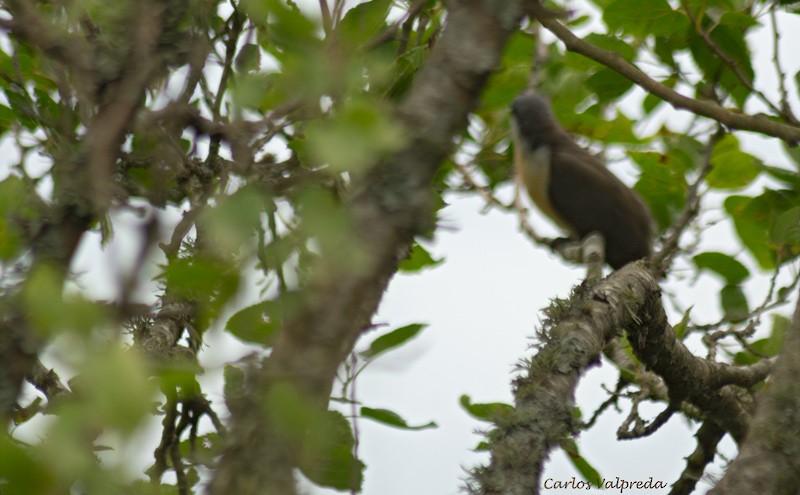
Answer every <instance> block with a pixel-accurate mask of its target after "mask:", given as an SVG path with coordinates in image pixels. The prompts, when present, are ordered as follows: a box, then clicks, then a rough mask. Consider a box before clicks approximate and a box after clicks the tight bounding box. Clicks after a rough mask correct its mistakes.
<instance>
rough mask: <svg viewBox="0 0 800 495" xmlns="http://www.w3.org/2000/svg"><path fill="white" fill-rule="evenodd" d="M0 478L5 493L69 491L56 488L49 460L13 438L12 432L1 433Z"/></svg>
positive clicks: (14, 494)
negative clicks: (48, 464)
mask: <svg viewBox="0 0 800 495" xmlns="http://www.w3.org/2000/svg"><path fill="white" fill-rule="evenodd" d="M0 459H1V460H2V462H0V480H3V482H2V484H0V486H2V490H3V495H30V494H34V493H54V492H58V491H64V490H66V491H69V489H68V488H66V487H64V490H61V489H56V488H54V485H55V480H54V479H53V471H52V470H51V469H48V467H47V461H46V460H45V459H42V458H41V456H40V455H37V454H36V452H35V451H33V449H30V448H26V447H24V446H23V444H22V443H20V442H16V441H14V440H13V439H12V436H11V435H10V434H3V435H0Z"/></svg>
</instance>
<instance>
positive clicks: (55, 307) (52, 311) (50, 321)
mask: <svg viewBox="0 0 800 495" xmlns="http://www.w3.org/2000/svg"><path fill="white" fill-rule="evenodd" d="M62 286H63V280H62V279H61V276H60V274H59V270H57V269H54V268H52V267H50V266H47V265H44V264H39V265H36V267H35V268H34V270H33V271H32V272H31V273H30V275H29V276H28V279H27V280H26V281H25V285H24V286H23V288H22V307H23V309H24V310H25V314H26V316H27V318H28V323H29V324H30V325H31V326H32V327H33V328H34V329H35V330H36V331H37V332H39V333H40V334H41V336H53V334H56V333H58V332H62V331H65V330H66V331H72V332H80V333H84V334H88V333H89V332H90V331H91V330H93V329H95V328H97V327H99V326H101V325H103V324H107V323H108V322H109V321H110V319H111V317H110V315H109V314H108V311H107V310H106V308H104V307H103V306H102V305H100V304H96V303H94V302H92V301H90V300H88V299H86V298H84V297H82V296H81V295H80V294H75V293H70V294H66V295H65V294H63V289H62Z"/></svg>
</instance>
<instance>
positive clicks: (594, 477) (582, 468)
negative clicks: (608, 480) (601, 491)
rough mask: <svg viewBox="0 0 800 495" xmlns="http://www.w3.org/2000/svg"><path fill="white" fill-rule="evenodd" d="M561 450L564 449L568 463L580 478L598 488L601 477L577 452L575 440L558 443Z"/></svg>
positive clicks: (567, 439)
mask: <svg viewBox="0 0 800 495" xmlns="http://www.w3.org/2000/svg"><path fill="white" fill-rule="evenodd" d="M560 445H561V448H562V449H564V452H566V454H567V457H569V460H570V462H571V463H572V465H573V466H574V467H575V469H577V470H578V473H580V475H581V478H583V480H584V481H586V482H588V483H591V484H592V485H594V486H598V487H599V486H600V484H601V482H602V479H603V477H602V476H600V472H599V471H598V470H597V469H595V467H594V466H592V465H591V464H589V461H587V460H586V459H585V458H584V457H583V456H582V455H581V454H580V452H578V444H577V443H576V442H575V440H573V439H571V438H565V439H563V440H561V442H560Z"/></svg>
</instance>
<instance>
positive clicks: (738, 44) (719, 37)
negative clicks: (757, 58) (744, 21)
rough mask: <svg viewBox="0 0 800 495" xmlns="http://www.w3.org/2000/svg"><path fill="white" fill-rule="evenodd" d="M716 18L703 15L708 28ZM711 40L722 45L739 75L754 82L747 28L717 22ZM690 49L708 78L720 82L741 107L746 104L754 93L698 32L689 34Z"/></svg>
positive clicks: (703, 82)
mask: <svg viewBox="0 0 800 495" xmlns="http://www.w3.org/2000/svg"><path fill="white" fill-rule="evenodd" d="M712 23H713V21H711V19H709V18H708V17H704V19H703V26H704V29H709V28H710V27H711V25H712ZM710 37H711V40H712V41H713V43H714V44H715V45H716V46H717V47H719V49H720V50H722V51H723V52H724V54H725V56H726V57H727V58H729V59H731V60H732V61H733V62H734V63H735V64H736V67H737V68H738V71H739V72H740V74H742V75H743V76H744V78H745V79H746V80H747V81H750V82H752V81H753V80H754V78H755V75H754V72H753V67H752V63H751V57H750V48H749V47H748V46H747V40H746V39H745V30H744V29H742V28H740V27H736V26H725V25H716V26H715V27H714V29H713V31H711V33H710ZM688 45H689V50H690V52H691V54H692V57H693V58H694V60H695V63H696V64H697V66H698V68H700V70H701V71H702V72H703V75H704V76H705V79H704V80H703V81H702V82H701V84H705V82H706V81H719V83H720V85H721V86H722V87H723V88H724V89H725V90H726V91H728V93H730V95H731V96H732V97H733V99H734V100H736V103H737V104H739V106H743V105H744V103H745V101H746V100H747V98H748V97H749V96H750V94H751V92H750V90H749V89H747V86H746V85H745V84H743V83H742V81H741V79H740V78H739V76H737V75H736V74H735V73H734V72H733V70H732V69H731V68H730V66H729V65H728V64H727V63H726V62H725V61H724V60H723V59H722V58H721V57H720V56H719V55H718V54H717V53H715V52H714V51H712V50H711V49H710V48H709V46H708V43H706V41H705V40H704V39H703V38H702V37H701V36H700V35H699V34H697V33H695V32H694V31H692V32H691V33H690V34H689V43H688Z"/></svg>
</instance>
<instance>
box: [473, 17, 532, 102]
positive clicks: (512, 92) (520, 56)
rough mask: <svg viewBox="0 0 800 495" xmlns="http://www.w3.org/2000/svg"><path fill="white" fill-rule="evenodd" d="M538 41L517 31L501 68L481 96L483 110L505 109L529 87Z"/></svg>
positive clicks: (494, 74) (509, 43) (528, 34)
mask: <svg viewBox="0 0 800 495" xmlns="http://www.w3.org/2000/svg"><path fill="white" fill-rule="evenodd" d="M535 46H536V40H535V38H534V37H533V36H532V35H531V34H530V33H524V32H522V31H516V32H515V33H514V34H512V35H511V38H510V39H509V41H508V44H507V45H506V51H505V52H504V54H503V60H502V62H501V68H500V70H498V71H495V72H494V73H493V74H492V76H491V78H490V79H489V83H488V84H487V85H486V91H484V92H483V95H482V96H481V102H482V109H487V110H490V111H491V110H499V109H505V108H507V107H508V106H509V105H510V104H511V100H513V99H514V98H515V97H516V96H517V95H518V94H520V93H521V92H522V91H523V90H525V88H526V87H527V85H528V78H529V77H530V72H531V54H533V51H534V47H535Z"/></svg>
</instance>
